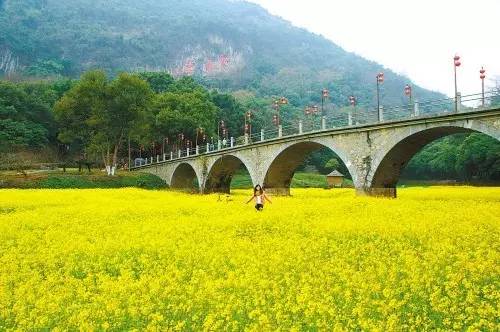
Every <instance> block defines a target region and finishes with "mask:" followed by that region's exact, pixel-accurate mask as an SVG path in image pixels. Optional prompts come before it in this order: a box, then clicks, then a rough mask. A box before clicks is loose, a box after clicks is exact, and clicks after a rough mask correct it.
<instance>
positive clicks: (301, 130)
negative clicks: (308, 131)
mask: <svg viewBox="0 0 500 332" xmlns="http://www.w3.org/2000/svg"><path fill="white" fill-rule="evenodd" d="M303 132H304V129H303V127H302V120H299V135H300V134H302V133H303Z"/></svg>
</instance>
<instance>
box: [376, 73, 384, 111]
mask: <svg viewBox="0 0 500 332" xmlns="http://www.w3.org/2000/svg"><path fill="white" fill-rule="evenodd" d="M376 78H377V114H378V121H380V120H381V119H382V117H381V114H380V84H382V83H384V73H382V72H380V73H378V74H377V77H376Z"/></svg>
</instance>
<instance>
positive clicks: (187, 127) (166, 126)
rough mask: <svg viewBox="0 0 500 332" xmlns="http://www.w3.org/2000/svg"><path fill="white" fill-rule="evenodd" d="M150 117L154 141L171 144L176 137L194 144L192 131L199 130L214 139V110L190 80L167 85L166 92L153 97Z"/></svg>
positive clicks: (205, 96)
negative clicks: (179, 135) (165, 140)
mask: <svg viewBox="0 0 500 332" xmlns="http://www.w3.org/2000/svg"><path fill="white" fill-rule="evenodd" d="M152 113H153V115H154V124H153V129H152V131H153V132H154V133H156V134H157V135H160V137H158V138H162V137H168V138H170V139H171V142H173V141H175V139H176V136H177V135H178V134H179V133H183V134H184V136H185V138H187V139H191V140H194V139H195V137H196V128H203V129H204V130H205V133H207V135H215V133H216V126H217V125H216V123H217V114H218V109H217V107H216V106H215V105H214V103H213V102H212V99H211V98H210V94H209V93H208V92H207V90H206V89H205V88H203V87H202V86H201V85H199V84H197V83H196V82H195V81H194V80H193V79H191V78H187V77H186V78H182V79H180V80H177V81H175V82H174V83H173V84H171V85H170V87H169V89H168V91H167V92H164V93H161V94H158V95H156V97H155V98H154V102H153V106H152Z"/></svg>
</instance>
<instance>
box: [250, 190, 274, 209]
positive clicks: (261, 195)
mask: <svg viewBox="0 0 500 332" xmlns="http://www.w3.org/2000/svg"><path fill="white" fill-rule="evenodd" d="M252 200H255V209H256V210H257V211H262V210H263V209H264V201H268V202H269V203H272V202H271V200H270V199H269V197H267V195H266V193H265V192H264V189H262V187H261V186H260V184H258V185H256V186H255V188H253V196H252V198H250V199H249V200H248V202H247V204H248V203H250V202H251V201H252Z"/></svg>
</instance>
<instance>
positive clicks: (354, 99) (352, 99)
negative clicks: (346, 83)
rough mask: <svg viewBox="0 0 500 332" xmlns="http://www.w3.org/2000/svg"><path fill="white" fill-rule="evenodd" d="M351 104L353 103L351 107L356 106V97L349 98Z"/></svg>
mask: <svg viewBox="0 0 500 332" xmlns="http://www.w3.org/2000/svg"><path fill="white" fill-rule="evenodd" d="M349 102H350V103H351V106H356V98H355V97H354V96H350V97H349Z"/></svg>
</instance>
